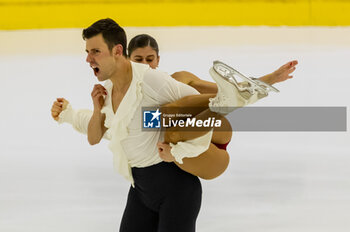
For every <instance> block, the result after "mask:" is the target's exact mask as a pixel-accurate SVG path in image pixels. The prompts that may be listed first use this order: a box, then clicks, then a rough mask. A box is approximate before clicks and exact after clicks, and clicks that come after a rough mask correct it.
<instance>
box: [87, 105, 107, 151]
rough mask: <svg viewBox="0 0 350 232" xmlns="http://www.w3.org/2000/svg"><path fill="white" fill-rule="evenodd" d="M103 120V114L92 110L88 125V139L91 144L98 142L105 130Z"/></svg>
mask: <svg viewBox="0 0 350 232" xmlns="http://www.w3.org/2000/svg"><path fill="white" fill-rule="evenodd" d="M104 121H105V114H102V113H101V112H96V111H94V113H93V115H92V117H91V119H90V122H89V126H88V141H89V143H90V144H91V145H94V144H97V143H99V142H100V141H101V139H102V137H103V134H104V133H105V132H106V128H105V127H104Z"/></svg>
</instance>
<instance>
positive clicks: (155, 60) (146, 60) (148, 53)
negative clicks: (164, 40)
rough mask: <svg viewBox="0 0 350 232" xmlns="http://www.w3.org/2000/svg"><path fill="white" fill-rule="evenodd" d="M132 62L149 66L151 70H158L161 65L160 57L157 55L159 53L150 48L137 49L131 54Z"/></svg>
mask: <svg viewBox="0 0 350 232" xmlns="http://www.w3.org/2000/svg"><path fill="white" fill-rule="evenodd" d="M130 60H131V61H134V62H137V63H142V64H148V65H149V66H150V67H151V68H154V69H155V68H157V67H158V64H159V56H158V55H157V52H156V51H155V50H153V48H152V47H150V46H147V47H143V48H136V49H135V50H134V51H133V52H132V53H131V54H130Z"/></svg>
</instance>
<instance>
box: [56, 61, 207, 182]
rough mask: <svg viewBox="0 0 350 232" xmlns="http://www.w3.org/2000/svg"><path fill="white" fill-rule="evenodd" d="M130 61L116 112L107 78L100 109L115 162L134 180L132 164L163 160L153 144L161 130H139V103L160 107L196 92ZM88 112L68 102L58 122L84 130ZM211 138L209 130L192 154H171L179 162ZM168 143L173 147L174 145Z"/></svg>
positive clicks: (123, 173) (159, 135) (142, 165)
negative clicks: (125, 88)
mask: <svg viewBox="0 0 350 232" xmlns="http://www.w3.org/2000/svg"><path fill="white" fill-rule="evenodd" d="M131 65H132V72H133V77H132V81H131V84H130V87H129V89H128V91H127V93H126V94H125V96H124V98H123V100H122V101H121V103H120V105H119V107H118V109H117V111H116V113H115V114H114V112H113V106H112V101H111V94H112V88H113V84H112V82H111V81H110V80H107V81H106V83H105V88H106V90H107V96H106V98H105V104H104V107H103V108H102V110H101V112H102V113H105V114H106V119H105V126H106V127H107V128H108V130H107V131H106V133H105V134H104V138H106V139H109V140H110V144H109V148H110V149H111V151H112V152H113V154H114V166H115V168H116V169H117V170H118V172H119V173H120V174H122V175H123V176H124V177H125V178H126V179H128V180H129V181H131V182H132V183H133V178H132V174H131V167H148V166H151V165H154V164H157V163H160V162H162V160H161V159H160V157H159V154H158V149H157V146H156V144H157V143H158V142H159V141H163V139H164V134H163V133H162V132H161V131H160V130H150V131H144V130H142V123H141V122H142V118H141V117H142V107H160V106H161V105H164V104H166V103H170V102H173V101H176V100H178V99H181V98H183V97H185V96H189V95H196V94H199V93H198V91H197V90H195V89H194V88H192V87H190V86H188V85H186V84H183V83H181V82H178V81H176V80H174V79H173V78H172V77H171V76H170V75H169V74H167V73H165V72H161V71H159V70H154V69H151V68H150V67H149V66H148V65H144V64H139V63H134V62H131ZM91 116H92V111H90V110H73V109H72V107H71V106H70V105H68V107H67V109H66V110H65V111H63V112H61V114H60V115H59V118H60V119H59V122H60V123H62V122H68V123H70V124H72V126H73V128H75V129H76V130H77V131H79V132H81V133H84V134H87V128H88V124H89V121H90V118H91ZM203 139H204V137H203ZM203 139H202V141H203ZM197 140H198V139H197ZM210 140H211V133H208V136H206V138H205V139H204V141H203V144H204V146H203V145H202V148H201V149H198V151H197V152H196V153H195V154H187V155H186V154H181V158H180V157H179V156H180V155H178V157H176V156H175V155H174V156H175V158H177V161H180V162H181V160H182V158H184V157H189V156H191V157H194V156H197V155H199V154H201V153H202V152H203V151H205V150H206V149H208V146H209V143H210ZM196 142H197V141H196ZM171 145H172V148H173V150H175V149H176V145H175V144H171ZM180 150H182V149H180Z"/></svg>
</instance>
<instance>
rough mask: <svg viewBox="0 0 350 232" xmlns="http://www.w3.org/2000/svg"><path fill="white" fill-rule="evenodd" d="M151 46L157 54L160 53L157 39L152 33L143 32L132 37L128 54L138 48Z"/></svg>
mask: <svg viewBox="0 0 350 232" xmlns="http://www.w3.org/2000/svg"><path fill="white" fill-rule="evenodd" d="M147 46H150V47H151V48H152V49H153V50H154V51H156V53H157V56H158V55H159V48H158V43H157V41H156V40H155V39H154V38H153V37H152V36H150V35H147V34H141V35H137V36H135V37H134V38H132V39H131V40H130V42H129V46H128V56H129V57H130V55H131V53H132V52H133V51H134V50H135V49H137V48H144V47H147Z"/></svg>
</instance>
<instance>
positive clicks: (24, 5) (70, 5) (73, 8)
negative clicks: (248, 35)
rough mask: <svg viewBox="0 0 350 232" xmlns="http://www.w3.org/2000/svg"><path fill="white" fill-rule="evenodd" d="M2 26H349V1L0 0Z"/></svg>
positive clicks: (24, 27) (9, 27) (29, 27)
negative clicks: (106, 21)
mask: <svg viewBox="0 0 350 232" xmlns="http://www.w3.org/2000/svg"><path fill="white" fill-rule="evenodd" d="M0 12H1V14H0V29H1V30H13V29H42V28H84V27H87V26H88V25H90V24H91V23H92V22H94V21H96V20H98V19H101V18H106V17H110V18H113V19H115V20H116V21H117V22H118V23H119V24H121V25H122V26H136V27H143V26H219V25H222V26H242V25H247V26H259V25H267V26H283V25H285V26H348V25H350V14H349V13H348V12H350V1H346V0H334V1H331V0H328V1H325V0H272V1H267V0H265V1H263V0H222V1H214V0H202V1H196V0H192V1H185V0H172V1H170V0H153V1H151V0H143V1H141V0H131V1H127V0H113V1H112V0H110V1H108V0H102V1H98V0H79V1H78V0H70V1H67V0H52V1H50V0H24V1H20V0H0Z"/></svg>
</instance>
